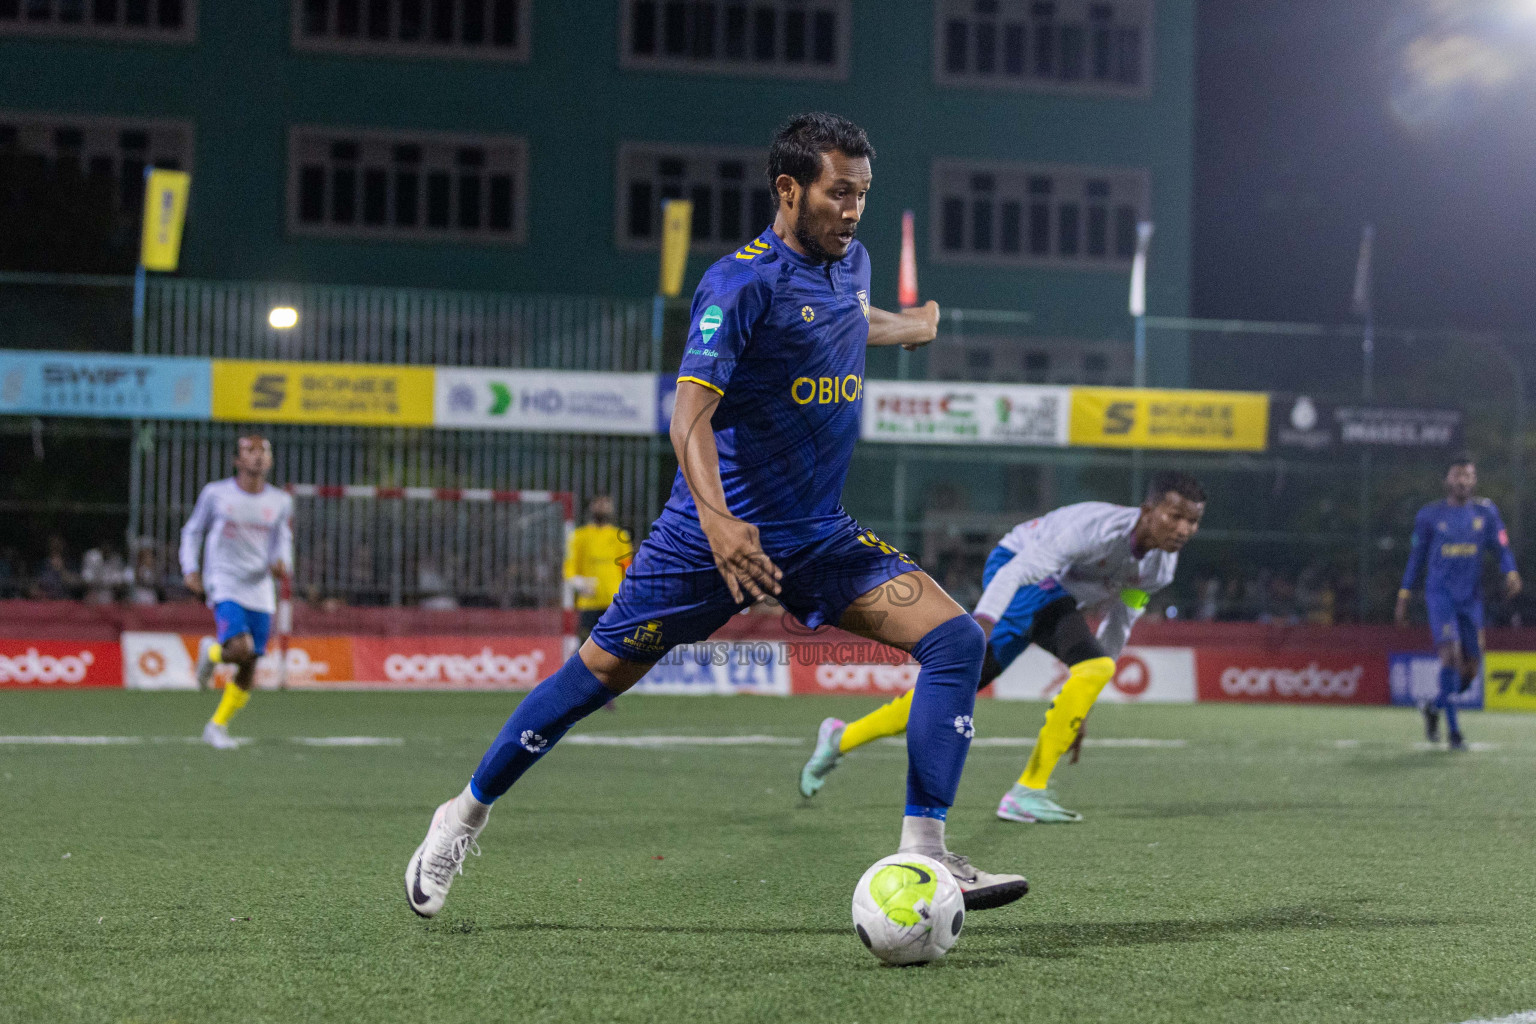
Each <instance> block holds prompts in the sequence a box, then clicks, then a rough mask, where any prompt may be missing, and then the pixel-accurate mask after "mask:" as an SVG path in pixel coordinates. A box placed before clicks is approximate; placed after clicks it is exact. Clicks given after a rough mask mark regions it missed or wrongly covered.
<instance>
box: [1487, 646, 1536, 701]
mask: <svg viewBox="0 0 1536 1024" xmlns="http://www.w3.org/2000/svg"><path fill="white" fill-rule="evenodd" d="M1483 677H1484V678H1485V679H1487V680H1488V685H1487V693H1486V694H1485V695H1484V698H1483V707H1485V708H1487V709H1488V710H1489V711H1536V654H1531V653H1528V652H1525V651H1489V652H1488V653H1487V654H1485V655H1484V656H1483Z"/></svg>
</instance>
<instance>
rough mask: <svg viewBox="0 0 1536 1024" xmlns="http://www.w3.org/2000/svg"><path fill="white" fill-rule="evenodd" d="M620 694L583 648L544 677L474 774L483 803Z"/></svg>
mask: <svg viewBox="0 0 1536 1024" xmlns="http://www.w3.org/2000/svg"><path fill="white" fill-rule="evenodd" d="M616 696H618V695H617V694H615V693H614V692H613V691H612V690H610V689H608V687H606V686H604V685H603V684H602V683H600V682H598V681H597V676H595V675H593V674H592V670H591V669H589V668H587V666H586V663H585V662H583V661H582V660H581V655H580V654H573V655H571V657H570V659H569V660H567V661H566V663H565V664H564V665H562V666H560V669H559V671H557V672H556V673H555V674H554V675H552V676H550V677H549V678H548V679H546V680H544V681H543V682H542V683H540V684H539V685H538V686H535V687H534V688H533V691H532V692H531V693H529V694H528V696H526V697H524V698H523V702H522V703H521V704H519V705H518V706H517V710H515V711H513V712H512V717H511V718H509V719H507V724H506V725H504V726H502V727H501V732H500V733H499V734H497V736H496V739H495V741H494V742H492V743H491V749H489V750H487V751H486V752H485V757H484V758H482V759H481V761H480V767H478V768H476V769H475V774H474V776H473V777H471V778H470V780H469V788H470V792H472V793H474V794H475V799H476V800H479V801H480V802H481V803H485V804H488V803H492V802H494V801H495V799H496V798H497V797H499V796H501V794H503V793H505V792H506V791H507V790H509V789H511V788H512V783H514V782H516V781H517V780H518V779H520V778H522V775H523V772H525V771H527V770H528V769H529V768H531V767H533V763H534V762H535V761H537V760H538V759H539V758H541V757H543V756H544V755H545V754H546V753H548V752H549V748H550V747H553V746H554V745H555V744H556V743H558V742H559V741H560V737H562V736H564V735H565V734H566V732H567V731H568V730H569V729H570V727H571V726H573V725H575V724H576V723H577V722H579V721H581V720H582V719H583V718H586V717H587V716H588V715H590V714H591V713H592V712H594V711H596V710H597V709H598V708H600V707H602V706H603V705H604V704H606V703H608V702H609V701H610V700H612V699H613V698H614V697H616Z"/></svg>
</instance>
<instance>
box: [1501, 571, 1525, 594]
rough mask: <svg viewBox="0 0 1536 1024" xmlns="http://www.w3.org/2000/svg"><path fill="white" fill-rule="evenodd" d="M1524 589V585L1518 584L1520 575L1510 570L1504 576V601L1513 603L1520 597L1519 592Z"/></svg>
mask: <svg viewBox="0 0 1536 1024" xmlns="http://www.w3.org/2000/svg"><path fill="white" fill-rule="evenodd" d="M1524 589H1525V584H1524V583H1521V582H1520V574H1519V573H1518V572H1515V571H1514V570H1513V569H1511V570H1510V571H1509V572H1507V573H1505V574H1504V600H1506V601H1513V600H1514V599H1515V598H1517V597H1519V596H1520V591H1522V590H1524Z"/></svg>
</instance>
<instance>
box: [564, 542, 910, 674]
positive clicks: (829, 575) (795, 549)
mask: <svg viewBox="0 0 1536 1024" xmlns="http://www.w3.org/2000/svg"><path fill="white" fill-rule="evenodd" d="M759 538H760V540H761V542H762V545H763V552H764V553H765V554H766V555H767V556H768V557H769V558H770V559H772V560H773V564H774V565H776V566H778V567H779V569H780V571H782V572H783V574H784V578H783V579H782V580H780V581H779V585H780V587H781V588H782V589H781V591H780V593H779V595H778V599H779V603H781V604H782V605H783V606H784V608H785V609H786V610H787V611H788V612H789V613H790V614H791V615H793V616H794V617H795V618H796V619H798V620H800V622H802V623H803V624H804V625H805V626H806V628H808V629H816V628H818V627H819V626H822V625H827V624H830V625H836V624H837V622H838V620H839V619H841V618H842V616H843V612H844V611H846V610H847V609H848V606H849V605H851V604H853V602H854V601H855V600H857V599H858V598H859V597H861V596H862V595H864V594H867V593H869V592H870V591H872V590H874V589H875V588H876V587H879V586H880V585H881V584H883V583H887V582H889V581H890V580H893V579H895V578H896V577H898V576H901V575H904V574H906V573H910V572H917V571H919V570H918V565H917V563H916V562H915V561H913V560H912V559H911V558H909V557H908V556H907V555H904V554H902V553H901V552H900V551H897V550H896V549H895V548H894V547H892V546H891V545H889V544H887V543H885V542H884V541H882V540H881V539H880V538H879V537H876V536H875V535H874V534H873V533H872V532H870V531H869V530H866V529H864V528H863V527H861V526H860V525H859V524H858V522H857V521H856V520H855V519H854V518H853V517H852V516H850V515H848V514H846V513H842V514H840V515H837V516H831V517H828V518H827V520H826V521H825V522H822V523H818V524H816V527H815V529H814V530H804V529H799V530H785V529H780V528H760V529H759ZM751 603H752V602H751V601H750V599H749V600H746V601H737V600H736V599H735V598H733V597H732V596H731V592H730V590H728V589H727V588H726V585H725V580H724V579H723V578H722V577H721V575H720V570H718V569H716V568H715V560H714V556H713V555H712V554H711V553H710V550H709V542H708V541H707V540H706V539H705V537H704V531H703V529H702V528H701V527H700V526H699V524H698V521H697V520H693V519H690V518H688V517H686V516H681V515H675V514H673V513H670V512H663V513H662V515H661V518H659V519H657V520H656V522H655V524H654V525H653V526H652V527H651V535H650V536H649V537H647V538H646V539H645V541H644V542H643V543H641V545H640V548H639V550H638V551H636V552H635V561H634V563H633V564H632V565H631V566H630V567H629V571H628V572H627V573H625V574H624V582H623V583H621V584H620V585H619V592H618V594H616V595H615V596H614V599H613V604H611V605H609V606H608V610H607V611H605V612H603V617H602V618H601V619H599V620H598V622H597V625H596V627H594V628H593V630H592V636H591V639H592V642H593V643H595V644H597V645H598V646H599V647H601V648H602V649H603V650H605V651H607V652H608V653H609V654H612V655H613V656H614V657H616V658H623V659H624V660H625V661H635V662H641V663H643V664H654V663H655V662H657V661H659V660H661V658H662V657H663V656H664V655H665V654H666V653H667V652H668V651H670V650H671V649H672V648H673V647H676V646H677V645H678V644H690V643H697V642H699V641H701V640H707V639H708V638H709V637H710V636H711V635H712V634H713V633H714V632H715V630H717V629H719V628H720V627H721V626H723V625H725V623H727V622H728V621H730V618H731V616H732V615H735V614H736V613H738V612H740V611H741V610H742V609H743V608H745V607H747V605H749V604H751Z"/></svg>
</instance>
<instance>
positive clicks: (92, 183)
mask: <svg viewBox="0 0 1536 1024" xmlns="http://www.w3.org/2000/svg"><path fill="white" fill-rule="evenodd" d="M146 167H160V168H164V169H166V170H173V171H189V170H191V169H192V127H191V126H190V125H188V124H185V123H182V122H178V121H146V120H138V119H133V118H111V117H99V118H97V117H85V118H76V117H56V116H49V115H37V114H18V113H9V114H0V207H3V204H4V201H5V200H6V199H8V198H9V199H12V200H14V201H22V202H24V201H25V197H26V193H27V190H28V189H29V188H30V187H33V186H43V185H44V184H45V183H47V182H51V183H52V185H53V186H54V187H55V188H56V187H58V186H68V187H69V188H70V189H78V190H79V191H78V192H75V193H74V194H75V195H77V196H78V197H79V198H80V201H99V202H101V203H102V204H104V205H108V206H110V207H111V208H112V209H113V210H115V211H116V214H117V216H118V217H119V218H121V221H120V223H121V224H122V225H124V226H125V227H132V228H133V230H135V231H137V223H138V218H139V216H140V214H141V212H142V210H143V207H144V168H146ZM6 219H7V217H6V212H5V211H4V209H3V208H0V223H4V222H5V221H6ZM135 237H137V236H135Z"/></svg>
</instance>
